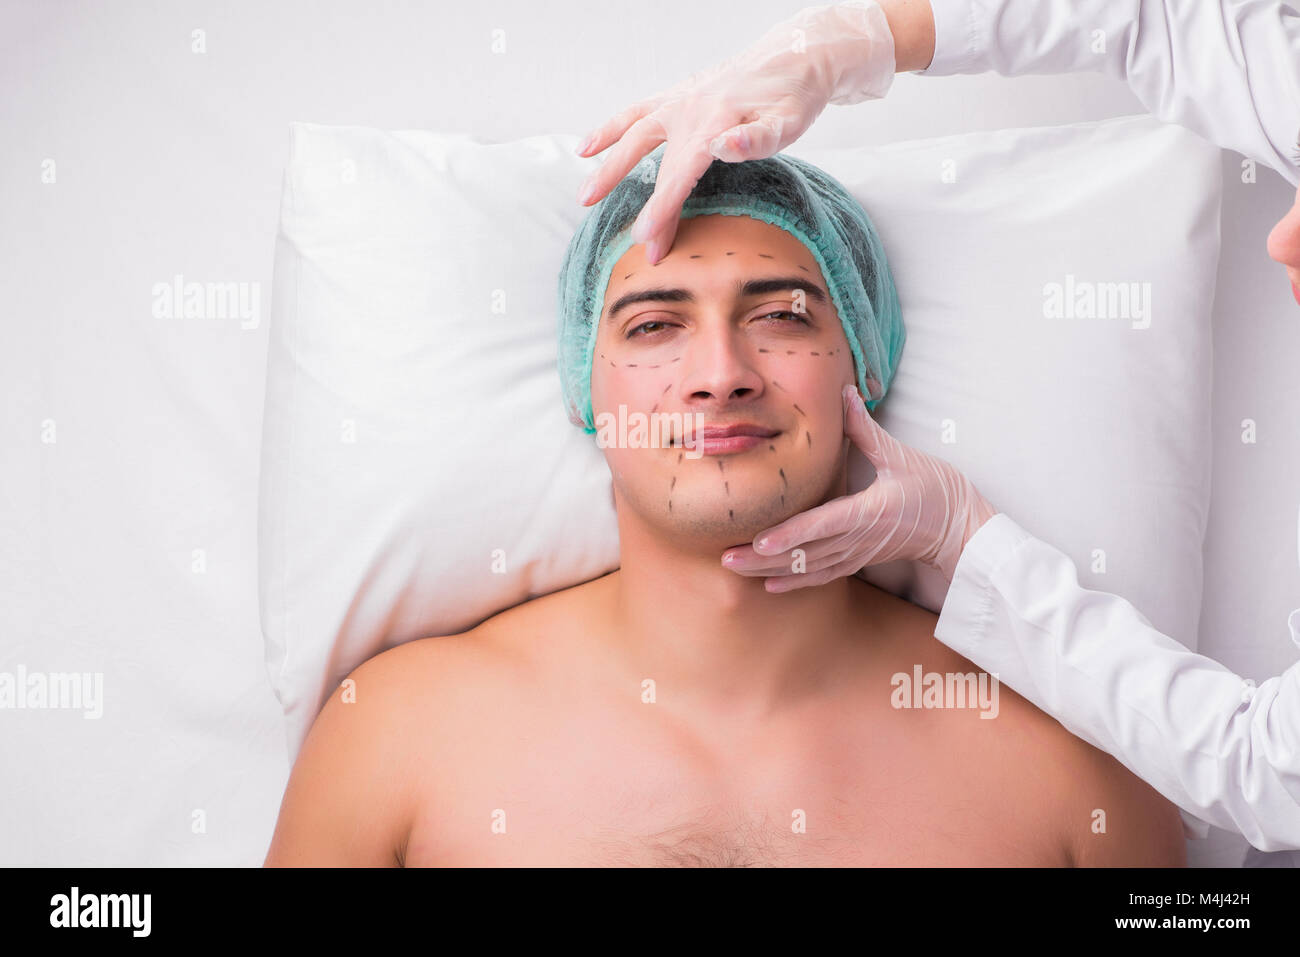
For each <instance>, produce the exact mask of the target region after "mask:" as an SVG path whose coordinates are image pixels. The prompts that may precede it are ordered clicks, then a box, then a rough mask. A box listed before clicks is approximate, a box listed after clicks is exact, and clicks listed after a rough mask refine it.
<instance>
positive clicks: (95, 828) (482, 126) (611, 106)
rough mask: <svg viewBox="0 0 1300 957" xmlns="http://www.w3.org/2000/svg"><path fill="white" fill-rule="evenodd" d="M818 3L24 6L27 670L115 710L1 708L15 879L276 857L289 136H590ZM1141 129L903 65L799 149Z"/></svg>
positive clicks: (1283, 300)
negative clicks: (208, 301)
mask: <svg viewBox="0 0 1300 957" xmlns="http://www.w3.org/2000/svg"><path fill="white" fill-rule="evenodd" d="M799 6H800V5H799V4H790V3H776V2H769V0H759V2H752V0H751V2H716V0H715V2H709V3H702V2H699V0H696V2H685V0H661V2H656V3H652V4H645V3H630V2H603V3H601V2H593V3H575V2H570V3H551V4H547V5H545V6H542V5H538V4H527V3H523V2H509V3H476V4H471V5H468V7H466V8H460V7H455V6H452V5H451V4H444V3H414V2H405V3H398V2H387V3H374V2H372V3H362V2H360V0H354V2H339V0H334V2H324V3H322V2H306V0H292V2H285V0H280V2H275V3H257V2H236V3H220V4H218V3H212V2H209V3H197V2H195V3H184V2H154V3H145V2H137V3H125V2H119V3H90V2H70V3H59V4H40V3H36V2H28V3H15V2H13V0H5V2H4V3H2V4H0V131H2V132H0V291H3V293H4V299H3V301H4V302H5V303H6V304H7V305H6V309H5V312H4V315H3V319H2V322H3V326H2V328H3V348H0V409H2V410H3V412H2V417H0V670H6V671H11V672H12V671H14V670H15V669H16V667H17V666H18V665H19V664H22V665H25V666H26V667H27V668H28V669H30V670H40V671H78V672H85V671H90V672H95V671H102V672H103V673H104V675H105V679H104V680H105V688H104V697H105V703H104V709H105V711H104V716H103V717H102V718H101V719H99V720H97V721H96V720H87V719H84V718H83V717H82V716H81V714H80V713H74V712H66V711H64V712H61V711H57V710H45V711H0V767H3V768H4V769H5V775H4V783H5V786H4V788H3V789H0V864H3V865H84V866H105V865H141V866H142V865H192V864H205V865H258V864H260V863H261V860H262V858H263V856H264V854H265V851H266V846H267V843H268V842H269V839H270V836H271V832H272V829H273V827H274V824H275V817H276V813H277V811H278V808H279V801H280V796H281V793H282V791H283V787H284V784H285V781H286V779H287V775H288V771H289V768H288V765H287V758H286V754H285V746H284V741H283V733H282V729H281V718H280V712H279V706H278V704H277V702H276V700H275V698H274V696H273V695H272V693H271V690H270V686H269V684H268V682H267V677H266V672H265V668H264V665H263V657H262V655H263V651H262V639H261V635H260V631H259V625H258V618H257V568H256V561H257V554H256V542H257V537H256V536H257V527H256V522H257V488H258V454H259V445H260V438H261V408H262V389H263V376H264V372H265V356H266V342H267V338H266V323H267V321H268V317H269V306H270V301H269V300H270V289H271V265H272V251H273V243H274V236H275V230H276V223H277V216H278V208H279V197H280V185H281V176H282V174H283V170H284V164H285V160H286V156H287V146H288V127H287V124H288V123H289V122H290V121H292V120H303V121H308V122H314V123H323V124H336V125H360V126H373V127H378V128H384V129H433V130H439V131H464V132H471V133H474V134H477V135H480V136H482V137H485V138H490V139H497V140H508V139H514V138H517V137H523V136H529V135H533V134H538V133H552V132H572V133H578V132H587V131H588V130H590V129H591V128H593V127H594V126H595V125H596V124H597V123H599V122H601V121H603V120H604V119H605V118H607V117H608V116H609V115H611V114H613V113H614V112H616V111H617V110H619V109H621V108H623V107H624V106H626V105H628V104H630V103H631V102H633V101H634V100H636V99H639V98H640V97H642V96H645V95H647V94H649V93H651V92H655V91H658V90H660V89H662V88H664V87H667V86H669V85H671V84H673V83H676V82H677V81H678V80H680V79H682V78H684V77H685V76H686V75H687V74H689V73H690V72H692V71H694V70H697V69H701V68H703V67H705V66H708V65H710V64H712V63H713V62H715V61H717V60H719V59H721V58H722V57H724V56H727V55H730V54H732V53H734V52H737V51H739V50H740V49H742V48H743V47H744V46H746V45H748V44H749V43H750V42H752V41H753V40H754V39H756V38H757V37H758V36H759V35H760V34H762V33H763V32H764V31H766V29H767V28H768V27H770V26H771V25H772V24H773V23H775V22H777V21H778V20H780V19H783V18H784V17H786V16H788V15H789V14H790V13H792V12H793V11H794V10H796V9H798V7H799ZM196 29H201V30H203V31H205V34H206V37H205V40H206V48H207V49H206V52H205V53H202V54H197V53H194V52H191V43H192V38H191V34H192V31H194V30H196ZM497 30H501V31H504V38H505V43H506V48H505V51H504V52H503V53H494V52H493V41H494V31H497ZM1141 111H1142V107H1141V105H1140V104H1139V103H1138V101H1137V100H1136V98H1135V97H1133V96H1132V94H1131V93H1130V92H1129V91H1128V89H1127V87H1125V86H1124V85H1123V84H1122V83H1120V82H1119V81H1116V80H1112V79H1109V78H1106V77H1104V76H1101V75H1095V74H1081V75H1073V76H1062V77H1037V76H1036V77H1020V78H1015V79H1007V78H1002V77H996V76H981V77H950V78H935V77H917V76H911V75H902V76H899V77H898V78H897V79H896V81H895V86H894V89H893V90H892V91H891V93H890V94H889V96H888V98H886V99H885V100H883V101H879V102H869V103H864V104H859V105H856V106H851V107H829V108H828V109H827V111H826V112H825V113H824V114H823V116H822V117H821V118H820V119H819V120H818V121H817V123H816V124H815V126H814V127H813V129H812V130H811V131H810V132H809V133H808V134H807V135H806V137H805V138H804V141H803V142H805V143H807V144H808V145H849V144H860V143H869V144H870V143H884V142H888V141H891V140H895V139H914V138H927V137H931V136H941V135H946V134H951V133H959V132H964V131H969V130H976V129H996V128H1001V127H1006V126H1036V125H1052V124H1059V123H1068V122H1074V121H1077V120H1095V119H1101V118H1104V117H1109V116H1118V115H1124V114H1130V113H1137V112H1141ZM47 159H53V160H54V161H55V163H56V170H57V181H56V182H55V183H53V184H45V183H42V182H41V170H42V163H43V162H44V161H45V160H47ZM1239 164H1240V157H1238V156H1236V155H1235V154H1231V153H1227V152H1225V153H1224V156H1223V169H1224V175H1225V187H1224V188H1225V198H1224V213H1223V260H1222V263H1221V266H1220V271H1219V277H1218V292H1217V295H1216V302H1215V323H1216V332H1215V340H1214V345H1215V372H1214V381H1213V382H1207V383H1205V387H1206V388H1207V389H1213V393H1212V394H1213V396H1214V410H1215V411H1214V416H1215V420H1214V437H1215V453H1214V456H1215V458H1214V478H1213V482H1214V498H1213V507H1212V510H1211V516H1210V529H1209V534H1208V537H1207V541H1206V545H1205V558H1206V575H1205V580H1206V600H1205V602H1204V606H1203V609H1202V625H1201V634H1200V650H1201V651H1202V652H1203V653H1207V654H1210V655H1212V656H1214V657H1217V658H1218V659H1219V660H1221V661H1223V662H1224V663H1225V664H1227V665H1228V666H1229V667H1231V668H1233V669H1235V670H1237V671H1239V672H1240V673H1242V674H1243V675H1245V676H1248V677H1252V678H1255V679H1256V680H1257V681H1262V680H1263V679H1265V678H1267V677H1269V676H1270V675H1273V674H1275V673H1277V672H1279V671H1281V670H1282V669H1283V668H1285V667H1286V666H1287V665H1289V664H1291V663H1292V662H1293V661H1294V660H1295V658H1296V649H1295V647H1294V646H1293V645H1292V644H1291V642H1290V641H1289V639H1288V637H1287V629H1286V617H1287V614H1288V613H1289V612H1290V611H1291V609H1293V608H1296V607H1297V606H1300V566H1298V564H1297V544H1296V533H1297V508H1298V506H1300V501H1298V499H1300V467H1298V466H1300V429H1297V428H1296V423H1297V422H1298V421H1300V419H1298V417H1297V411H1300V382H1297V376H1296V375H1295V369H1296V363H1297V357H1300V306H1297V305H1296V303H1295V302H1294V301H1293V300H1292V298H1291V294H1290V290H1289V288H1288V286H1287V283H1286V280H1285V276H1284V274H1283V272H1282V269H1281V267H1279V266H1277V265H1276V264H1274V263H1273V262H1272V261H1271V260H1269V259H1268V257H1267V254H1266V252H1265V248H1264V243H1265V237H1266V236H1267V234H1268V232H1269V229H1270V228H1271V227H1272V225H1273V223H1274V222H1275V221H1276V220H1277V219H1278V218H1279V217H1280V216H1281V215H1282V213H1283V212H1284V211H1285V210H1286V209H1287V208H1289V207H1290V205H1291V203H1292V202H1293V200H1294V192H1295V191H1294V189H1293V188H1292V187H1290V186H1289V185H1288V184H1287V183H1286V182H1285V181H1284V180H1283V179H1282V178H1281V177H1280V176H1278V175H1277V174H1276V173H1274V172H1272V171H1271V170H1267V169H1264V168H1262V167H1261V168H1260V170H1259V174H1258V176H1259V181H1258V182H1257V183H1254V184H1243V183H1242V182H1241V178H1240V168H1239ZM177 273H180V274H182V275H183V276H184V277H185V279H186V280H187V281H200V282H226V281H234V282H258V283H260V284H261V290H262V302H261V324H260V325H259V327H258V328H256V329H252V330H245V329H241V328H240V324H239V321H238V320H235V319H225V320H220V319H205V320H185V319H156V318H154V317H153V315H152V312H151V308H152V288H153V285H154V284H155V283H158V282H170V281H171V279H172V277H173V276H174V275H175V274H177ZM942 280H943V264H942V263H941V262H940V263H936V264H935V281H936V282H942ZM1081 398H1082V397H1081ZM1244 418H1251V419H1254V420H1255V421H1256V422H1257V423H1258V442H1257V443H1256V444H1254V445H1243V444H1242V442H1241V440H1240V433H1241V421H1242V419H1244ZM47 420H53V421H54V423H55V426H56V428H57V441H56V442H55V443H53V444H47V443H43V442H42V441H41V433H42V428H43V423H45V422H46V421H47ZM1115 474H1116V480H1117V481H1122V480H1123V464H1122V463H1115ZM999 504H1000V505H1001V506H1002V507H1003V508H1005V509H1006V510H1007V511H1008V512H1010V513H1011V514H1012V515H1013V517H1014V511H1015V509H1014V503H999ZM195 549H202V550H203V552H204V555H205V558H206V571H205V573H203V574H196V573H194V572H193V571H192V561H193V557H192V556H193V551H194V550H195ZM200 819H201V820H202V822H203V825H204V826H203V828H202V829H201V830H198V831H197V832H196V828H195V827H194V826H193V822H195V821H196V820H200ZM1191 848H1192V862H1193V863H1198V864H1220V865H1228V866H1232V865H1235V864H1237V863H1239V862H1240V861H1241V859H1242V856H1243V853H1244V851H1245V848H1246V845H1245V843H1244V841H1242V840H1241V839H1240V838H1238V837H1235V836H1233V835H1228V834H1226V833H1224V832H1221V831H1215V832H1212V836H1211V839H1210V840H1209V841H1205V842H1196V843H1193V844H1192V845H1191Z"/></svg>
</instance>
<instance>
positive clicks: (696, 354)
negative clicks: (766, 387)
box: [682, 322, 763, 402]
mask: <svg viewBox="0 0 1300 957" xmlns="http://www.w3.org/2000/svg"><path fill="white" fill-rule="evenodd" d="M757 349H758V347H757V346H756V345H755V344H754V343H752V342H747V341H746V340H745V338H744V334H743V333H741V332H738V331H736V330H734V329H732V327H731V325H730V323H726V322H719V323H715V324H704V325H701V326H700V327H699V328H697V329H696V331H695V332H694V334H692V336H691V338H690V342H689V343H687V346H686V354H685V355H684V356H683V357H682V362H683V364H684V366H685V368H684V369H683V370H682V371H683V379H682V387H683V390H684V392H685V395H686V397H687V399H688V401H690V400H702V399H709V398H712V399H714V400H718V401H722V402H726V401H728V400H730V399H736V398H742V397H747V396H753V395H757V394H760V393H761V392H762V391H763V377H762V375H760V374H759V371H758V369H757V368H756V367H755V360H756V358H757Z"/></svg>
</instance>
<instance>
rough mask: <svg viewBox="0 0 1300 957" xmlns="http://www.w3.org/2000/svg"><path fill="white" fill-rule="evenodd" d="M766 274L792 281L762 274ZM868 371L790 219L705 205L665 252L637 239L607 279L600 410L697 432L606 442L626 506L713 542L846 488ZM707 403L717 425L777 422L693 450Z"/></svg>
mask: <svg viewBox="0 0 1300 957" xmlns="http://www.w3.org/2000/svg"><path fill="white" fill-rule="evenodd" d="M764 280H776V282H773V283H771V284H769V285H768V286H766V287H763V286H757V284H758V283H761V282H763V281H764ZM746 284H749V285H750V286H751V287H752V288H750V289H749V290H748V291H747V290H746V289H745V288H744V287H745V286H746ZM800 284H803V286H804V291H803V292H802V293H801V292H800V291H799V289H800ZM646 293H652V294H653V295H652V296H647V297H646V298H641V294H646ZM629 296H636V297H637V298H636V301H629V300H628V298H627V297H629ZM854 381H855V375H854V366H853V356H852V353H851V352H850V351H849V344H848V340H847V339H846V338H845V334H844V329H843V327H842V326H841V324H840V319H839V316H838V315H837V313H836V311H835V307H834V304H833V303H832V302H831V301H830V296H829V292H828V287H827V284H826V281H825V279H824V277H823V276H822V274H821V270H820V269H819V268H818V266H817V263H816V260H814V259H813V257H812V254H811V253H810V252H809V251H808V250H807V248H805V247H804V245H803V244H802V243H800V242H799V241H798V240H797V239H795V238H794V237H793V236H791V235H790V234H789V233H787V232H785V230H783V229H780V228H778V227H776V226H771V225H769V224H767V223H763V222H760V221H759V220H755V219H752V218H750V217H748V216H722V215H712V216H696V217H692V218H689V219H683V220H682V221H681V224H680V226H679V228H678V231H677V236H676V239H675V240H674V242H673V247H672V250H671V251H670V253H669V254H668V256H666V257H665V258H664V259H662V260H661V261H660V262H658V263H657V264H655V265H654V266H650V265H648V264H647V262H646V259H645V247H644V246H642V245H635V246H632V247H631V248H630V249H629V250H628V251H627V253H625V254H624V255H623V257H622V258H621V259H619V261H618V262H617V263H616V264H615V265H614V268H613V271H612V272H611V273H610V279H609V286H608V288H607V289H606V292H605V304H604V309H603V311H602V313H601V322H600V327H599V330H598V331H597V335H596V346H595V352H594V355H593V363H592V374H591V401H592V412H593V414H594V415H595V417H596V425H597V427H599V426H600V424H601V421H602V419H601V417H602V413H604V414H608V415H611V416H613V417H615V418H617V417H618V415H619V407H620V405H622V406H625V414H626V415H627V416H632V415H633V414H635V413H642V414H643V415H646V416H650V415H651V414H652V413H661V414H662V413H678V414H681V419H682V421H683V423H684V425H685V431H686V435H685V436H682V435H681V433H680V430H677V429H675V430H674V432H675V433H676V441H677V444H676V445H674V446H672V447H660V448H626V447H606V448H605V460H606V462H607V463H608V465H609V467H610V472H611V474H612V475H613V483H614V489H615V500H616V502H617V504H618V507H619V508H620V509H625V508H630V509H632V510H633V511H634V512H636V513H637V514H638V515H639V516H640V517H641V518H642V519H643V520H644V521H645V522H646V523H647V524H648V525H650V526H653V527H656V528H662V529H666V530H669V531H671V532H672V535H673V538H674V540H676V541H683V539H685V540H689V541H690V542H692V543H694V544H697V545H698V546H699V547H700V549H701V550H709V549H721V548H725V547H727V546H729V545H734V544H740V543H744V542H748V541H750V540H751V539H752V538H753V537H754V535H756V534H757V533H758V532H760V531H763V530H764V529H766V528H770V527H771V526H773V525H776V524H779V523H780V522H782V521H784V520H785V519H786V518H789V517H790V516H791V515H794V514H796V513H798V512H802V511H804V510H806V509H808V508H811V507H813V506H815V505H819V504H821V503H822V502H824V501H827V500H829V499H830V498H833V497H835V496H837V495H841V494H843V493H844V491H845V487H844V479H845V473H844V463H845V461H846V453H847V439H846V437H845V435H844V411H843V405H842V400H841V398H840V395H841V390H842V389H843V387H844V386H845V385H846V384H848V383H852V382H854ZM694 413H702V414H703V423H704V426H705V429H706V430H712V429H717V428H722V427H727V426H737V425H743V426H753V427H755V431H758V432H760V433H761V434H760V435H757V436H751V437H749V438H731V439H726V440H714V439H707V438H706V440H705V442H704V445H703V448H702V450H697V449H692V448H686V449H683V448H682V447H681V442H682V441H683V439H685V438H689V437H691V434H692V433H693V431H694V429H695V424H696V422H697V419H696V417H695V415H694ZM700 451H702V452H703V454H702V455H701V454H700ZM683 543H684V542H683Z"/></svg>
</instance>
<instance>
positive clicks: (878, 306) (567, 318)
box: [558, 144, 905, 433]
mask: <svg viewBox="0 0 1300 957" xmlns="http://www.w3.org/2000/svg"><path fill="white" fill-rule="evenodd" d="M663 151H664V144H661V145H660V146H659V147H658V148H656V149H655V150H654V152H652V153H650V154H649V155H648V156H646V157H645V158H643V159H642V160H641V162H640V163H638V164H637V166H636V167H634V168H633V169H632V171H631V172H630V173H628V175H627V176H625V177H623V179H622V180H621V181H620V182H619V183H618V185H617V186H615V187H614V189H613V190H611V191H610V193H609V195H607V196H606V197H605V198H604V199H602V200H601V201H600V202H599V203H597V204H596V205H595V206H593V207H592V208H591V210H590V211H589V212H588V213H587V216H586V217H585V218H584V219H583V221H582V223H581V224H580V225H579V226H578V229H577V232H575V233H574V234H573V239H572V240H571V241H570V242H569V248H568V250H567V251H566V252H565V255H564V265H563V266H562V267H561V268H560V281H559V309H560V340H559V355H558V365H559V371H560V384H561V386H562V388H563V390H564V400H565V404H566V406H567V407H568V412H569V419H570V421H572V422H573V424H574V425H579V426H582V427H583V429H584V430H585V431H586V432H588V433H594V432H595V431H596V428H595V422H594V415H593V414H592V409H591V359H592V353H593V352H594V351H595V346H596V329H597V327H598V325H599V322H600V315H601V312H602V311H603V310H604V305H605V289H606V287H607V286H608V285H609V275H610V272H611V271H612V270H613V268H614V263H616V262H618V260H619V258H620V257H621V256H622V255H623V254H624V253H625V252H627V251H628V249H629V248H631V247H632V246H633V245H634V244H633V242H632V237H631V235H630V233H631V229H632V224H633V223H634V222H635V221H636V217H637V215H638V214H639V213H640V212H641V209H642V208H643V207H644V206H645V204H646V202H647V201H648V200H649V199H650V196H651V195H652V194H653V192H654V186H655V181H656V178H657V177H658V173H659V162H660V160H661V159H662V158H663ZM715 214H722V215H726V216H750V217H752V218H754V219H757V220H761V221H762V222H765V223H770V224H771V225H773V226H779V227H780V228H781V229H784V230H785V231H786V232H788V233H790V234H791V235H792V236H794V237H795V238H796V239H798V240H799V241H800V242H801V243H803V244H804V246H806V247H807V248H808V250H809V252H811V253H812V255H813V258H814V259H816V260H817V265H818V266H819V267H821V271H822V276H823V277H825V280H826V283H827V285H828V286H829V289H828V290H827V291H828V292H829V293H830V296H831V301H832V302H833V303H834V304H835V310H836V312H837V313H838V314H839V317H840V322H841V323H843V325H844V335H845V337H846V338H847V339H848V341H849V348H850V350H851V351H852V352H853V363H854V368H855V369H856V370H857V377H858V380H857V381H858V388H859V389H861V390H862V394H863V395H864V396H866V397H867V399H866V406H867V408H868V409H874V408H875V407H876V404H877V403H879V402H880V400H881V399H883V398H884V396H885V393H886V392H887V391H888V389H889V384H890V382H892V381H893V378H894V369H895V368H896V366H897V364H898V359H899V355H900V354H901V353H902V351H903V340H904V339H905V334H904V331H903V317H902V312H901V310H900V309H899V305H898V291H897V290H896V289H895V288H894V277H893V274H892V273H891V272H890V269H889V263H888V262H887V261H886V259H885V249H884V246H883V245H882V244H881V242H880V237H879V236H878V235H877V234H876V230H875V227H874V226H872V225H871V220H870V219H869V218H868V217H867V213H866V211H865V210H864V209H863V208H862V206H861V205H860V204H859V203H858V201H857V200H856V199H854V198H853V196H852V195H851V194H850V193H849V191H848V190H846V189H845V188H844V187H843V186H842V185H840V183H839V181H838V180H836V179H834V178H833V177H832V176H830V175H828V174H827V173H825V172H823V171H822V170H820V169H818V168H817V167H815V166H813V165H812V164H811V163H807V162H805V161H803V160H800V159H796V158H794V157H793V156H786V155H784V154H781V153H778V154H776V155H775V156H770V157H768V158H766V159H760V160H749V161H746V162H743V163H724V162H723V161H722V160H714V161H713V163H712V164H711V165H710V166H709V168H708V169H707V170H705V172H704V175H703V176H702V177H700V181H699V182H698V183H696V184H695V188H694V189H693V190H692V191H691V195H690V196H689V197H688V198H687V200H686V202H685V204H684V205H683V208H682V214H681V218H682V219H688V218H690V217H692V216H709V215H715Z"/></svg>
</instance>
